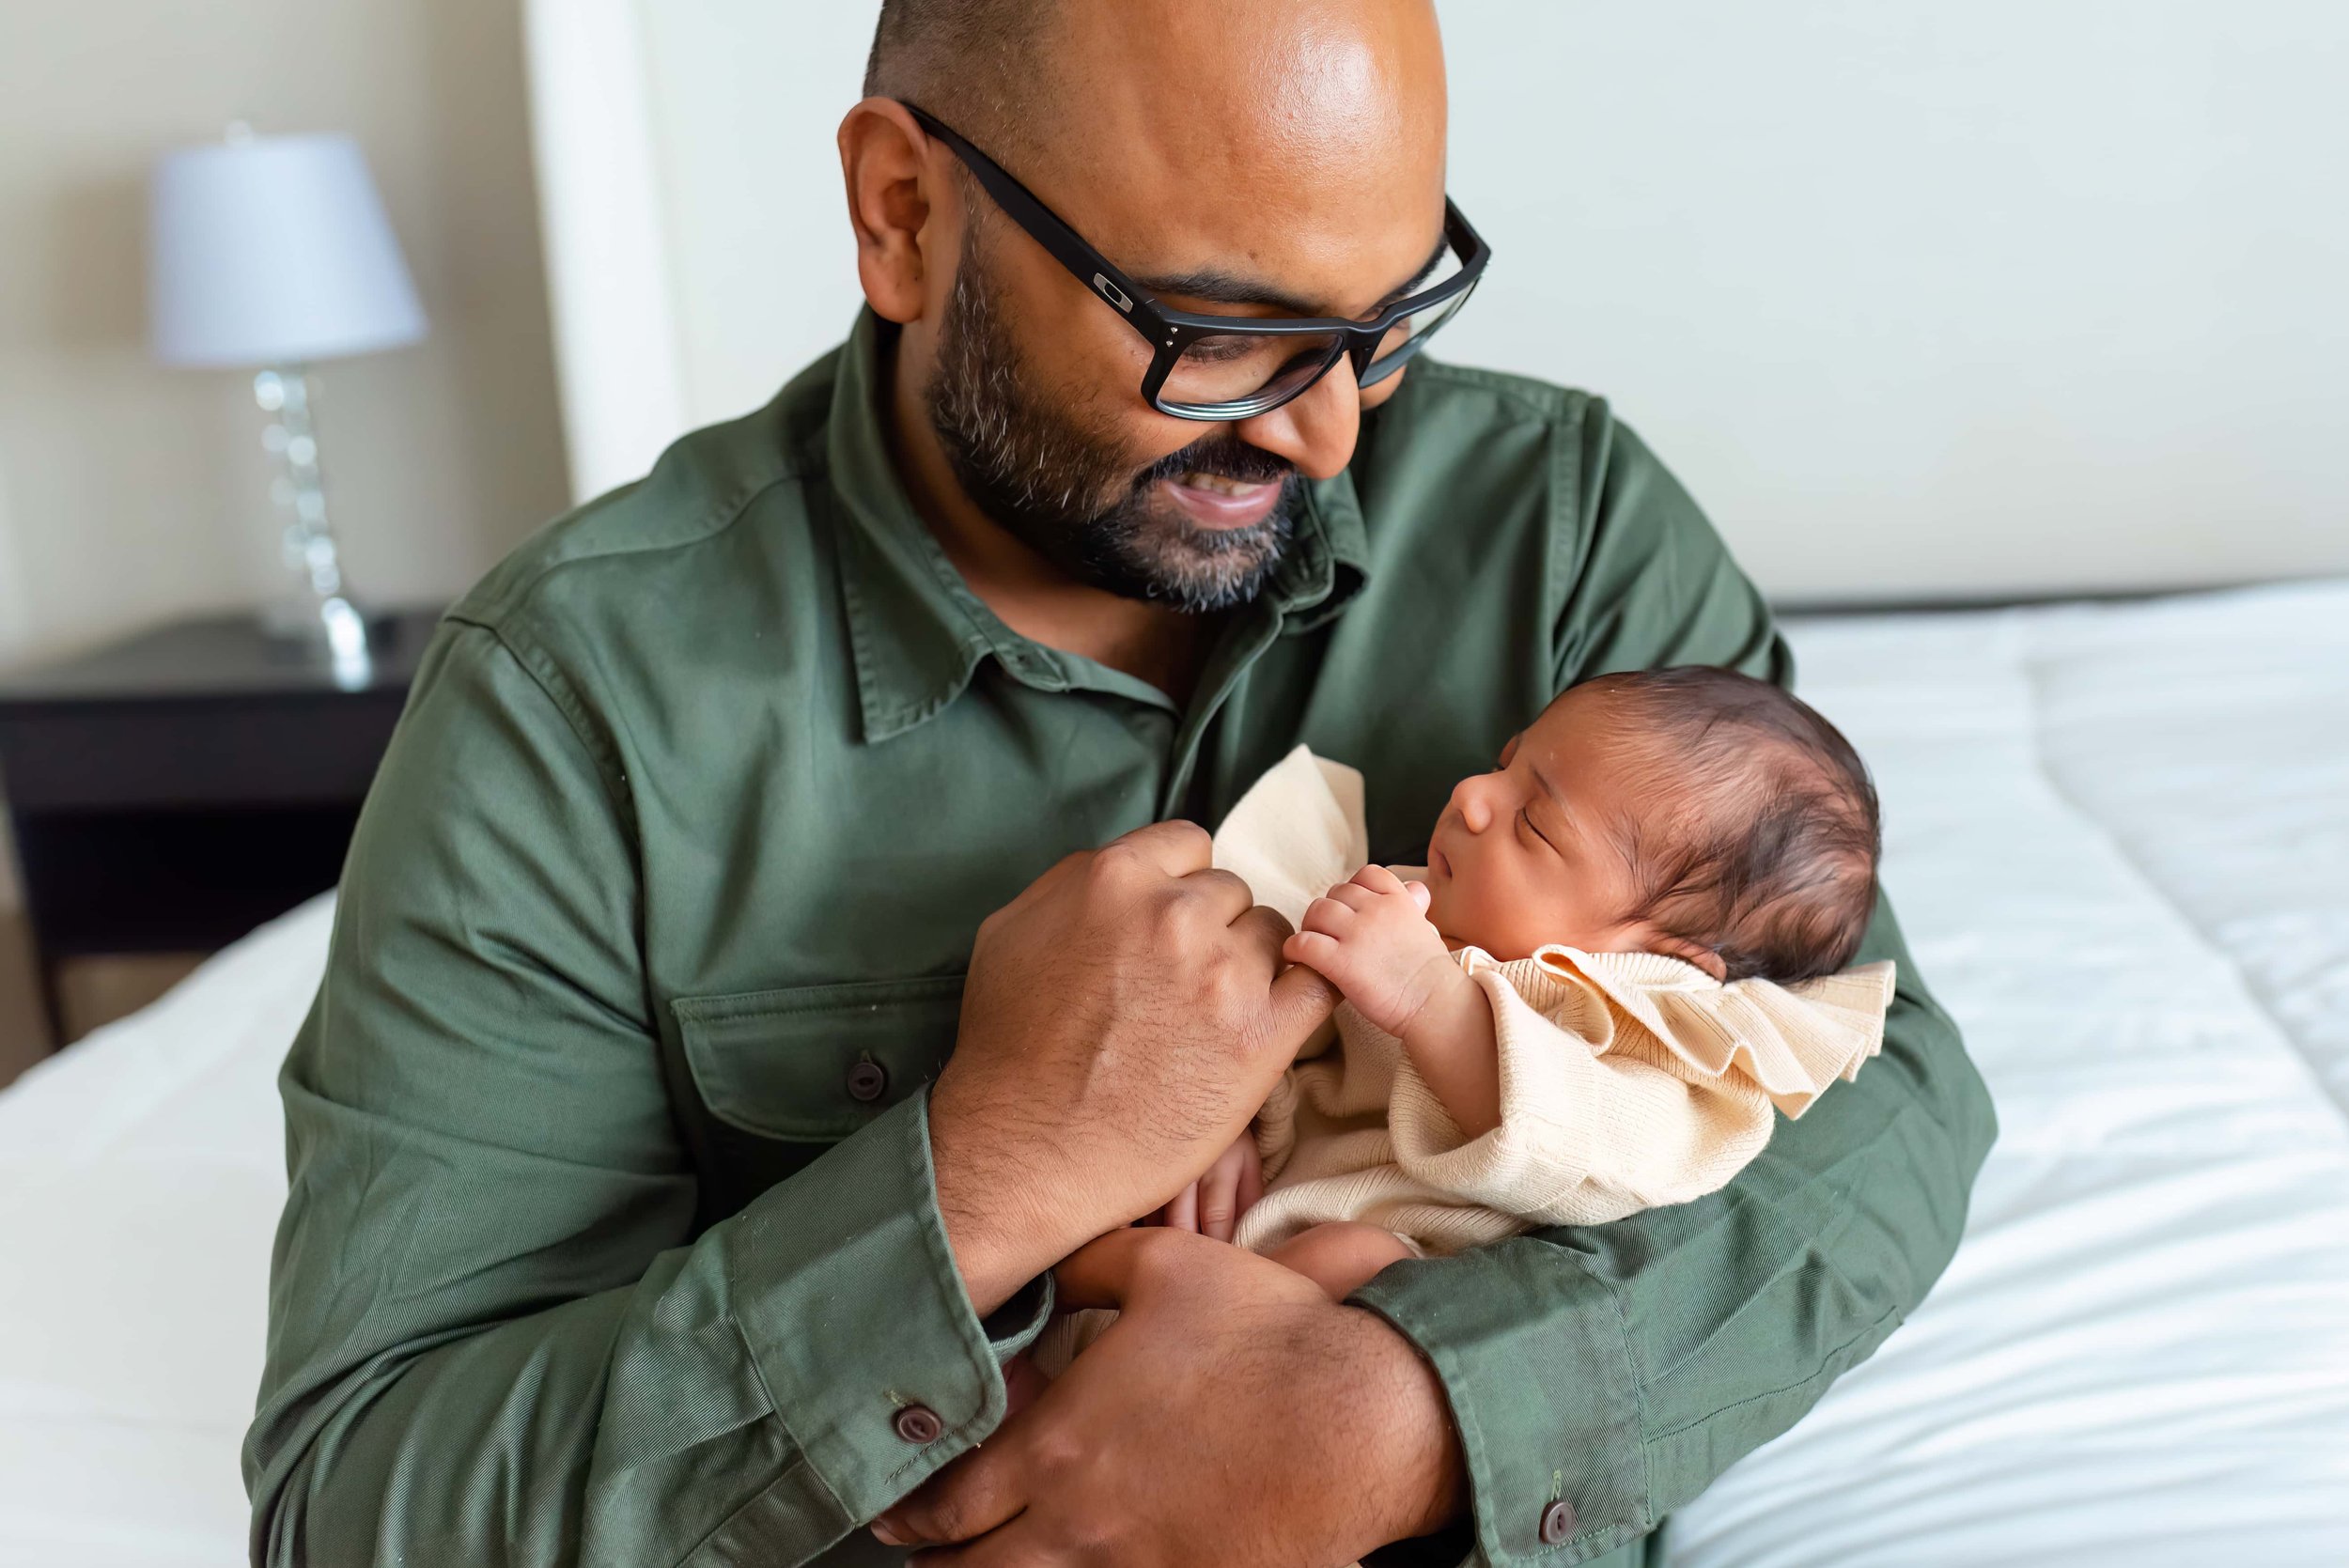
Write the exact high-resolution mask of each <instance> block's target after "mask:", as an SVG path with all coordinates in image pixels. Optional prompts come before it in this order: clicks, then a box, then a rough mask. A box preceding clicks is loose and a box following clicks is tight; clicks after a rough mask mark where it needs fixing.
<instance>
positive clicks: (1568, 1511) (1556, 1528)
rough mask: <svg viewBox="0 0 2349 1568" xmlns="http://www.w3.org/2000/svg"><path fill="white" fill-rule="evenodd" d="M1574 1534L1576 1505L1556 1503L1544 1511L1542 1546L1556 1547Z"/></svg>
mask: <svg viewBox="0 0 2349 1568" xmlns="http://www.w3.org/2000/svg"><path fill="white" fill-rule="evenodd" d="M1573 1533H1574V1504H1572V1503H1570V1502H1554V1503H1551V1504H1550V1505H1549V1506H1548V1508H1545V1509H1543V1510H1542V1545H1545V1546H1555V1545H1558V1544H1559V1543H1560V1542H1562V1541H1563V1540H1565V1539H1566V1538H1567V1537H1569V1536H1571V1535H1572V1534H1573Z"/></svg>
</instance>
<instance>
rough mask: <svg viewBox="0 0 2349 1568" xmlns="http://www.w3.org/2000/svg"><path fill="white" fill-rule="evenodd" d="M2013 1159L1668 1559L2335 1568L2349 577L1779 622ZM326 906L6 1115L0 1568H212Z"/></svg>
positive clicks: (158, 1008)
mask: <svg viewBox="0 0 2349 1568" xmlns="http://www.w3.org/2000/svg"><path fill="white" fill-rule="evenodd" d="M1794 636H1795V640H1796V643H1797V649H1798V651H1799V653H1800V655H1801V658H1802V663H1803V675H1804V682H1803V684H1804V690H1805V691H1807V692H1808V693H1809V694H1810V695H1811V696H1812V698H1813V699H1814V700H1815V701H1817V702H1818V703H1819V704H1820V705H1821V706H1823V707H1825V708H1826V709H1827V710H1828V712H1829V713H1830V714H1831V715H1833V716H1834V717H1835V718H1836V719H1837V720H1838V722H1842V723H1843V724H1844V725H1845V727H1846V728H1847V729H1848V730H1849V731H1850V732H1851V734H1852V737H1853V738H1854V739H1855V740H1856V741H1858V742H1859V746H1860V748H1861V749H1862V751H1863V752H1865V753H1867V754H1868V756H1869V758H1870V760H1871V762H1872V764H1873V765H1874V766H1875V769H1876V772H1877V775H1878V778H1879V780H1880V782H1881V784H1882V785H1883V789H1884V793H1885V797H1886V800H1887V811H1888V827H1889V836H1890V846H1891V847H1890V858H1889V862H1888V869H1887V877H1888V880H1889V882H1890V885H1891V888H1892V891H1893V893H1894V895H1895V897H1896V898H1897V899H1898V901H1899V903H1900V906H1901V908H1902V912H1903V916H1904V918H1905V920H1906V923H1907V925H1908V928H1909V933H1910V936H1911V939H1912V941H1913V944H1914V946H1915V948H1916V951H1917V955H1918V957H1919V959H1920V961H1921V963H1922V965H1923V966H1924V969H1925V971H1926V973H1927V974H1928V975H1929V976H1930V977H1931V978H1932V980H1933V981H1934V983H1935V986H1936V987H1937V990H1938V992H1939V993H1940V995H1941V996H1942V997H1943V999H1944V1000H1945V1001H1947V1002H1948V1004H1949V1005H1950V1006H1951V1008H1952V1010H1953V1011H1954V1012H1955V1013H1956V1015H1957V1016H1958V1017H1959V1019H1960V1020H1961V1022H1963V1023H1964V1025H1965V1026H1966V1030H1967V1034H1968V1042H1969V1044H1970V1045H1971V1047H1972V1048H1973V1051H1974V1054H1975V1056H1976V1058H1977V1060H1978V1061H1979V1062H1980V1063H1982V1066H1983V1071H1984V1073H1985V1074H1986V1075H1987V1076H1988V1078H1989V1079H1990V1082H1991V1086H1992V1089H1993V1092H1994V1093H1995V1094H1996V1095H1997V1096H1998V1100H1999V1114H2000V1118H2001V1121H2002V1124H2003V1127H2004V1132H2003V1136H2002V1138H2001V1141H2000V1143H1999V1148H1998V1150H1997V1151H1996V1153H1994V1155H1993V1156H1992V1157H1991V1160H1990V1163H1989V1165H1988V1166H1987V1167H1986V1168H1985V1170H1984V1172H1983V1178H1982V1182H1981V1185H1980V1187H1979V1188H1978V1189H1977V1192H1976V1198H1975V1203H1974V1209H1973V1214H1972V1220H1971V1224H1970V1226H1969V1229H1968V1239H1967V1242H1966V1245H1965V1247H1964V1248H1963V1249H1962V1250H1960V1252H1959V1255H1958V1258H1957V1261H1956V1263H1955V1264H1954V1265H1952V1268H1951V1270H1950V1273H1949V1275H1948V1276H1947V1278H1946V1279H1945V1280H1944V1281H1943V1282H1942V1284H1941V1287H1940V1288H1939V1289H1938V1290H1937V1292H1936V1293H1935V1295H1934V1296H1933V1297H1932V1299H1931V1300H1930V1301H1928V1302H1927V1303H1926V1305H1925V1307H1924V1308H1923V1309H1922V1310H1921V1312H1918V1314H1917V1315H1916V1317H1915V1319H1914V1320H1913V1321H1912V1322H1911V1323H1910V1324H1909V1325H1907V1326H1906V1327H1905V1328H1903V1329H1902V1330H1901V1332H1899V1333H1898V1334H1896V1335H1894V1336H1893V1338H1892V1340H1891V1341H1890V1343H1889V1344H1887V1345H1886V1346H1885V1348H1884V1349H1883V1350H1882V1351H1880V1352H1879V1353H1878V1354H1877V1355H1876V1356H1875V1358H1873V1359H1871V1360H1870V1361H1868V1362H1867V1363H1865V1364H1864V1365H1863V1366H1861V1367H1859V1369H1857V1370H1855V1371H1854V1372H1853V1373H1851V1374H1848V1375H1847V1376H1845V1377H1844V1378H1843V1380H1842V1381H1841V1382H1840V1383H1838V1384H1837V1386H1836V1387H1835V1389H1832V1390H1831V1391H1830V1392H1829V1394H1828V1397H1827V1398H1826V1399H1825V1400H1824V1401H1823V1402H1822V1403H1821V1405H1819V1408H1818V1409H1817V1410H1816V1411H1815V1412H1814V1413H1813V1414H1812V1416H1811V1417H1810V1418H1809V1419H1808V1420H1807V1421H1804V1422H1803V1423H1802V1424H1801V1425H1800V1426H1799V1427H1797V1429H1796V1430H1795V1431H1794V1432H1793V1433H1790V1434H1788V1435H1787V1436H1785V1437H1782V1438H1781V1439H1780V1440H1779V1441H1777V1442H1775V1443H1772V1444H1770V1445H1768V1446H1766V1448H1764V1449H1763V1450H1761V1451H1760V1452H1757V1453H1755V1454H1753V1455H1752V1456H1750V1458H1749V1459H1748V1460H1747V1461H1745V1462H1744V1463H1743V1464H1741V1465H1739V1466H1737V1467H1735V1468H1734V1469H1733V1470H1732V1471H1731V1472H1730V1473H1729V1474H1728V1475H1727V1476H1725V1477H1724V1478H1723V1479H1722V1480H1721V1482H1720V1483H1719V1484H1718V1485H1717V1486H1715V1487H1714V1488H1713V1490H1712V1491H1711V1492H1709V1493H1708V1494H1707V1495H1706V1496H1705V1497H1704V1498H1702V1499H1700V1500H1699V1501H1698V1502H1697V1503H1696V1504H1694V1505H1693V1506H1691V1507H1690V1508H1688V1509H1687V1510H1686V1511H1684V1512H1683V1514H1681V1515H1679V1516H1678V1517H1677V1518H1676V1519H1675V1521H1674V1525H1673V1530H1672V1552H1673V1556H1674V1560H1675V1561H1677V1562H1679V1563H1681V1564H1684V1565H1687V1568H1779V1565H1797V1564H1799V1565H1804V1568H1808V1565H1811V1564H1817V1563H1825V1562H1834V1563H1839V1564H1844V1563H1849V1564H1870V1563H1884V1564H1894V1563H1897V1564H1902V1565H1905V1568H1906V1565H1910V1564H1917V1565H1930V1564H1938V1563H1950V1564H1958V1563H1964V1564H1968V1565H1969V1568H1970V1565H1974V1564H1980V1563H1985V1562H1997V1563H2033V1562H2046V1563H2065V1564H2074V1563H2080V1562H2105V1561H2112V1562H2128V1563H2132V1564H2164V1563H2180V1564H2184V1563H2201V1562H2202V1561H2205V1560H2210V1559H2213V1558H2217V1559H2219V1560H2245V1561H2258V1562H2262V1563H2265V1564H2309V1565H2311V1568H2315V1565H2320V1564H2322V1565H2332V1564H2339V1563H2342V1562H2349V584H2324V585H2315V586H2308V587H2296V588H2279V589H2267V590H2259V591H2253V592H2248V593H2243V594H2231V595H2221V596H2208V597H2201V598H2190V599H2181V600H2174V601H2164V602H2157V603H2153V604H2146V605H2135V606H2124V607H2072V608H2063V609H2052V610H2024V611H2014V612H2001V613H1974V614H1963V615H1943V616H1888V617H1880V618H1870V619H1860V620H1841V619H1838V620H1829V621H1819V622H1810V623H1802V624H1798V625H1797V627H1795V628H1794ZM329 918H330V914H329V909H328V907H327V905H326V902H325V901H324V900H320V901H319V902H317V903H315V904H313V905H311V906H308V907H305V908H303V909H302V910H299V911H296V912H295V913H294V914H292V915H289V916H288V917H287V918H286V919H284V920H282V921H279V922H277V923H275V924H272V925H271V926H268V927H265V928H264V929H263V930H262V931H260V932H258V933H257V934H256V935H255V936H254V937H253V938H251V939H247V940H246V941H245V942H243V943H241V944H240V945H239V946H238V947H236V948H233V949H231V950H230V951H229V952H227V953H226V954H224V955H221V956H220V957H219V958H217V959H215V960H214V961H213V962H212V963H211V964H210V965H208V966H206V968H205V969H204V970H200V971H199V972H198V973H197V974H196V975H195V976H194V977H192V978H191V979H190V980H189V981H188V982H187V983H186V984H185V985H183V986H181V987H179V989H178V990H176V991H174V992H173V993H172V994H171V995H170V996H169V997H167V998H165V999H164V1000H163V1001H161V1002H158V1003H157V1004H156V1005H155V1006H154V1007H152V1008H149V1009H148V1010H147V1011H146V1012H144V1013H142V1014H140V1015H139V1016H138V1017H135V1018H132V1019H129V1020H126V1021H125V1022H124V1023H122V1024H119V1025H117V1026H116V1027H114V1028H112V1029H110V1030H107V1031H104V1032H101V1034H99V1035H98V1036H96V1037H93V1038H92V1039H91V1040H89V1041H87V1042H85V1043H84V1044H82V1045H80V1046H77V1047H75V1048H73V1049H72V1050H71V1051H70V1052H68V1053H67V1054H66V1055H64V1056H62V1057H60V1058H58V1059H57V1060H56V1061H54V1062H53V1063H49V1064H47V1065H45V1066H44V1067H42V1068H40V1069H38V1070H37V1071H36V1072H34V1073H33V1074H31V1075H29V1076H28V1077H27V1078H26V1079H24V1080H23V1081H22V1082H21V1083H19V1084H18V1085H17V1086H16V1087H15V1088H13V1089H11V1090H9V1091H8V1092H7V1093H6V1094H0V1258H5V1259H7V1260H8V1264H7V1266H6V1270H5V1272H0V1563H20V1562H22V1563H28V1564H29V1563H39V1564H49V1563H62V1562H73V1563H76V1564H90V1565H96V1568H106V1565H113V1564H121V1565H125V1568H129V1565H161V1564H175V1565H176V1564H198V1563H203V1564H221V1565H224V1568H225V1565H227V1564H231V1563H235V1562H239V1561H241V1560H242V1559H243V1553H244V1505H243V1498H242V1493H241V1486H240V1483H239V1480H238V1474H237V1457H236V1456H237V1445H238V1443H239V1440H240V1438H241V1434H242V1429H243V1425H244V1422H245V1420H246V1418H247V1416H248V1414H249V1412H250V1410H251V1407H252V1397H253V1389H254V1385H255V1382H256V1380H257V1376H258V1374H259V1368H260V1354H261V1336H262V1324H263V1315H264V1305H265V1302H264V1291H265V1276H266V1270H267V1260H268V1251H269V1237H270V1233H271V1228H272V1223H273V1221H274V1219H275V1214H276V1208H277V1205H278V1203H279V1201H280V1199H281V1197H282V1194H283V1190H284V1177H283V1174H282V1167H281V1147H282V1142H281V1134H280V1129H279V1125H278V1121H277V1106H276V1100H275V1096H274V1093H273V1089H272V1077H273V1074H274V1071H275V1068H276V1064H277V1062H278V1060H279V1058H280V1057H281V1056H282V1055H283V1052H284V1049H285V1045H286V1042H287V1040H288V1038H289V1037H290V1035H291V1033H292V1032H293V1030H294V1028H295V1026H296V1025H297V1024H298V1022H299V1020H300V1018H301V1016H302V1014H303V1010H304V1009H305V1008H306V1006H307V1005H308V1001H309V995H310V991H311V988H312V987H313V986H314V985H315V983H316V977H317V973H318V970H319V964H320V962H321V960H322V955H323V951H324V943H325V934H326V928H327V923H328V920H329Z"/></svg>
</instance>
